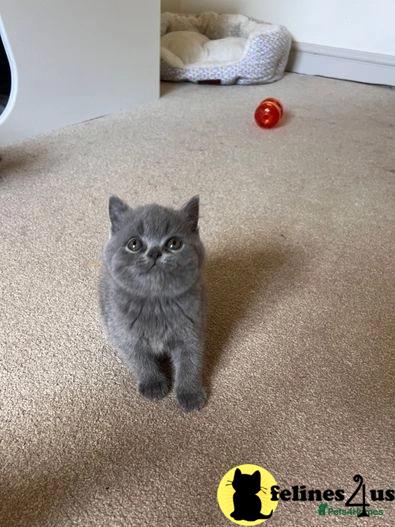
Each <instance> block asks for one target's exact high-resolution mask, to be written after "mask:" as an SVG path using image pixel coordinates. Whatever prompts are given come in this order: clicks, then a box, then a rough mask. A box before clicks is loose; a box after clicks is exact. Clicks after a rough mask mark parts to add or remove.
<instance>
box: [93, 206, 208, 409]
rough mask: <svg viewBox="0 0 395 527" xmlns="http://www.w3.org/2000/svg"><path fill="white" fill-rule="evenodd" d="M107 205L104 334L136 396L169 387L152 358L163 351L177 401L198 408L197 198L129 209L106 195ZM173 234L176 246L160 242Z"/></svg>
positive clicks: (201, 398) (201, 399)
mask: <svg viewBox="0 0 395 527" xmlns="http://www.w3.org/2000/svg"><path fill="white" fill-rule="evenodd" d="M109 213H110V220H111V235H110V239H109V240H108V242H107V244H106V245H105V247H104V251H103V265H102V274H101V283H100V304H101V312H102V318H103V324H104V328H105V331H106V334H107V337H108V339H109V341H110V342H111V343H112V345H113V346H114V347H115V348H116V350H117V351H118V353H119V355H120V356H121V358H122V359H123V360H124V362H125V363H126V364H127V366H128V367H129V368H130V369H131V370H133V371H134V373H135V375H136V377H137V383H138V390H139V392H140V393H141V394H142V395H143V396H145V397H147V398H148V399H160V398H162V397H164V396H165V395H167V393H168V392H169V389H170V384H169V381H168V379H167V378H166V376H165V374H164V373H163V372H162V371H161V368H160V362H159V359H160V358H161V357H162V356H163V355H168V356H169V357H170V358H171V362H172V364H173V367H174V374H175V375H174V387H175V392H176V397H177V400H178V403H179V404H180V406H181V407H182V408H183V409H184V410H186V411H190V410H199V409H200V408H202V407H203V405H204V403H205V393H204V390H203V387H202V381H201V373H202V360H203V334H204V315H203V311H204V309H203V283H202V274H201V268H202V264H203V258H204V249H203V245H202V243H201V241H200V237H199V231H198V216H199V198H198V197H197V196H195V197H194V198H192V199H191V200H190V201H189V202H188V203H187V204H186V205H185V206H184V207H182V208H181V209H180V210H174V209H170V208H166V207H162V206H160V205H145V206H143V207H138V208H134V209H132V208H130V207H129V206H128V205H126V203H124V202H123V201H121V200H120V199H119V198H117V197H115V196H112V197H111V198H110V203H109ZM174 237H175V238H176V239H177V240H181V242H182V246H181V248H180V249H177V250H170V249H169V248H167V249H166V245H165V244H166V242H167V241H168V240H169V239H172V238H174ZM136 238H138V240H141V242H142V243H143V247H142V248H141V249H139V250H138V252H132V250H134V249H135V246H136V245H137V247H138V246H139V243H140V242H137V241H135V239H136ZM132 239H134V241H133V242H131V240H132ZM128 242H129V248H128V247H127V245H128ZM178 243H179V242H178V241H176V242H173V245H172V247H177V245H178Z"/></svg>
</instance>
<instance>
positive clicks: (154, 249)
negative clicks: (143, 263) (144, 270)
mask: <svg viewBox="0 0 395 527" xmlns="http://www.w3.org/2000/svg"><path fill="white" fill-rule="evenodd" d="M161 255H162V251H161V250H160V249H158V247H152V249H150V250H149V251H148V252H147V256H148V258H151V259H152V260H154V261H155V262H156V260H157V259H158V258H159V257H160V256H161Z"/></svg>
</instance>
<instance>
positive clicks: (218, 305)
mask: <svg viewBox="0 0 395 527" xmlns="http://www.w3.org/2000/svg"><path fill="white" fill-rule="evenodd" d="M296 256H297V255H296V253H295V251H292V250H290V249H288V248H287V247H286V246H285V245H282V244H280V243H279V244H278V245H271V246H263V247H261V248H259V249H255V250H252V251H247V252H244V253H236V252H233V253H223V254H218V255H212V256H210V255H209V256H208V258H207V261H206V266H205V283H206V289H207V301H208V321H207V322H208V323H207V336H206V346H205V347H206V354H205V357H206V360H205V368H204V380H205V385H206V386H207V387H208V388H209V387H210V384H211V379H212V377H213V375H214V373H215V371H216V369H217V368H218V367H219V366H220V364H221V363H222V362H225V360H226V357H225V356H226V353H225V351H226V346H227V343H228V341H229V339H230V338H231V336H232V333H233V332H234V330H235V329H236V327H237V325H238V324H239V323H240V322H241V320H242V319H243V318H244V317H245V316H246V315H247V312H248V310H249V309H252V308H253V305H254V303H256V302H257V301H258V299H259V302H260V303H262V304H263V306H267V307H268V306H269V305H270V304H273V303H275V302H277V301H278V300H279V298H280V297H281V292H280V289H281V291H283V290H284V289H286V288H287V287H288V286H289V287H290V286H291V284H292V281H293V279H294V274H295V265H294V263H295V262H294V260H295V258H296ZM275 280H278V282H279V285H280V283H281V287H279V290H278V292H277V290H276V287H275V284H273V282H274V281H275ZM271 285H274V287H270V286H271ZM263 309H264V307H263ZM262 316H264V312H262Z"/></svg>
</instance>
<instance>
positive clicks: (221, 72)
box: [161, 13, 291, 84]
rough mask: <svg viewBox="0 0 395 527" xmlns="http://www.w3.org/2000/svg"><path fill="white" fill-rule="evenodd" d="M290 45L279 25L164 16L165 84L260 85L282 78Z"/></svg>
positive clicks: (228, 18)
mask: <svg viewBox="0 0 395 527" xmlns="http://www.w3.org/2000/svg"><path fill="white" fill-rule="evenodd" d="M290 47H291V36H290V34H289V32H288V31H287V29H286V28H285V27H283V26H276V25H273V24H267V23H265V22H258V21H256V20H253V19H251V18H248V17H246V16H243V15H225V14H221V15H220V14H217V13H202V14H200V15H182V14H178V13H163V14H162V18H161V78H162V80H165V81H191V82H210V81H211V82H218V83H220V84H263V83H267V82H273V81H276V80H278V79H280V78H281V77H282V76H283V74H284V70H285V66H286V63H287V60H288V54H289V50H290Z"/></svg>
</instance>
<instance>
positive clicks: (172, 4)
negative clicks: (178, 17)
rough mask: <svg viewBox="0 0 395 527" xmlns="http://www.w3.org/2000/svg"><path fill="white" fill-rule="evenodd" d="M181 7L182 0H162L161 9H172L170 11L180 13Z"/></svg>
mask: <svg viewBox="0 0 395 527" xmlns="http://www.w3.org/2000/svg"><path fill="white" fill-rule="evenodd" d="M180 8H181V0H162V2H161V10H162V11H170V13H178V12H179V11H180Z"/></svg>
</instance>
